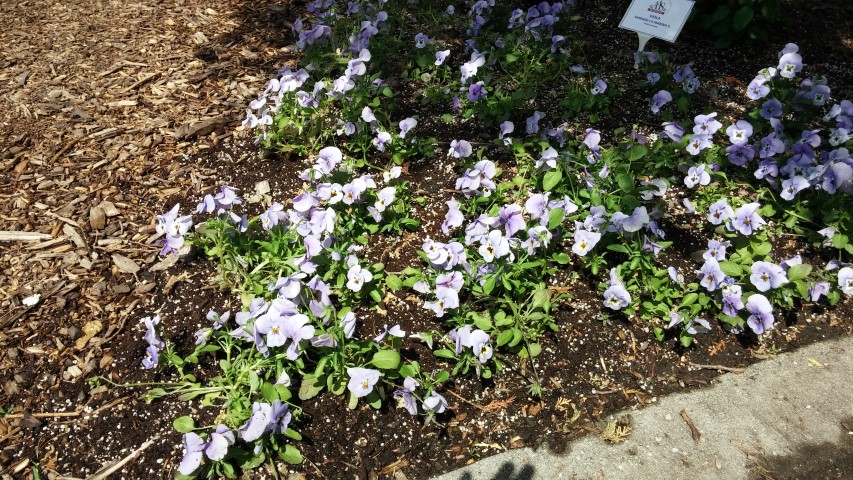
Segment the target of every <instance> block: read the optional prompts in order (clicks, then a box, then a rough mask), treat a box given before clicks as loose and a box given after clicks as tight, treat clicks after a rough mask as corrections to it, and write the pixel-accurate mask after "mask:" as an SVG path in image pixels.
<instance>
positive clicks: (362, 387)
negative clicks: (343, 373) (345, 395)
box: [347, 367, 379, 398]
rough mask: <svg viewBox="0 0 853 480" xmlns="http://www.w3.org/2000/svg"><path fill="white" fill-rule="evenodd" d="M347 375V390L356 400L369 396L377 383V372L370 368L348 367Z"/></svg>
mask: <svg viewBox="0 0 853 480" xmlns="http://www.w3.org/2000/svg"><path fill="white" fill-rule="evenodd" d="M347 375H349V377H350V378H349V382H348V383H347V389H349V391H350V392H352V394H353V395H354V396H355V397H356V398H361V397H364V396H366V395H369V394H370V392H372V391H373V387H374V386H375V385H376V383H377V382H379V370H374V369H372V368H361V367H348V368H347Z"/></svg>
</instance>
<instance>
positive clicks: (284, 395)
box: [274, 385, 293, 402]
mask: <svg viewBox="0 0 853 480" xmlns="http://www.w3.org/2000/svg"><path fill="white" fill-rule="evenodd" d="M274 387H275V393H276V395H278V398H279V400H281V401H282V402H286V401H288V400H290V397H291V396H292V395H293V394H292V393H290V389H289V388H287V387H285V386H284V385H274Z"/></svg>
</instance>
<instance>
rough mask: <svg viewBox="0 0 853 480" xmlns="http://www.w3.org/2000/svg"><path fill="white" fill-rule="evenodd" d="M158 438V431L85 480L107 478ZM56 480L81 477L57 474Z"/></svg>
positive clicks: (71, 479)
mask: <svg viewBox="0 0 853 480" xmlns="http://www.w3.org/2000/svg"><path fill="white" fill-rule="evenodd" d="M159 439H160V434H159V433H158V434H157V435H155V436H154V437H152V438H151V439H150V440H148V441H147V442H145V443H143V444H142V445H140V446H139V448H137V449H136V450H134V451H132V452H130V455H128V456H126V457H124V458H122V459H121V460H118V461H116V462H115V463H113V464H112V465H109V466H107V467H104V468H102V469H100V470H98V471H97V472H95V473H94V474H92V475H89V476H88V477H86V479H85V480H106V479H107V478H109V476H110V475H112V474H113V473H115V472H117V471H118V470H120V469H121V467H123V466H125V465H126V464H127V463H129V462H131V461H132V460H134V459H135V458H136V457H138V456H139V455H140V454H141V453H142V452H144V451H145V450H147V449H148V448H149V447H150V446H151V445H154V442H156V441H157V440H159ZM56 480H83V479H80V478H77V477H63V476H58V477H56Z"/></svg>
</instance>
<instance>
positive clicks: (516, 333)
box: [508, 328, 524, 347]
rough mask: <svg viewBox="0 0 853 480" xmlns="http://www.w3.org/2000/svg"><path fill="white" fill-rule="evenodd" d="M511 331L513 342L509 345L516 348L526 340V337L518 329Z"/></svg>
mask: <svg viewBox="0 0 853 480" xmlns="http://www.w3.org/2000/svg"><path fill="white" fill-rule="evenodd" d="M510 331H511V332H512V340H511V341H510V342H509V343H508V345H509V346H510V347H514V346H516V345H518V343H519V342H521V340H522V339H523V338H524V336H523V335H522V334H521V330H519V329H517V328H513V329H512V330H510Z"/></svg>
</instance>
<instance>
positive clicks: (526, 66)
mask: <svg viewBox="0 0 853 480" xmlns="http://www.w3.org/2000/svg"><path fill="white" fill-rule="evenodd" d="M572 6H573V4H572V2H551V3H549V2H542V3H540V4H538V5H536V6H532V7H531V8H529V9H528V10H510V9H508V8H507V7H506V6H505V5H502V4H499V3H498V2H495V1H493V0H479V1H470V0H469V1H466V2H411V3H409V4H405V2H388V3H386V2H384V1H368V0H362V1H355V2H336V1H332V0H314V1H312V2H310V3H309V4H308V7H307V11H308V12H309V13H310V14H311V15H310V17H307V18H300V19H298V20H297V21H295V22H294V24H293V30H294V34H295V36H296V38H297V41H296V45H295V47H296V48H297V49H299V50H301V52H302V54H303V58H302V61H301V62H300V64H299V65H298V66H296V67H295V68H294V67H285V68H283V69H282V70H280V71H279V72H277V74H276V75H275V77H274V78H273V79H272V80H271V81H270V82H269V84H268V85H267V87H266V88H265V90H264V91H263V92H262V93H261V95H260V96H259V98H258V99H257V100H255V101H253V102H252V103H251V104H250V105H249V109H248V110H247V114H246V119H245V122H244V127H246V128H247V129H250V130H253V131H254V133H255V134H256V135H257V139H258V141H259V143H260V144H261V145H262V146H263V147H264V148H265V149H268V150H274V151H280V152H295V153H297V154H299V155H302V156H304V157H306V158H308V160H309V162H310V164H311V166H310V167H309V168H307V169H305V170H304V171H302V172H300V173H299V179H300V180H301V181H302V182H303V188H302V190H301V192H300V193H299V194H298V195H297V196H295V197H294V198H292V199H290V201H288V202H285V203H279V202H274V201H272V199H268V202H267V204H266V205H265V208H266V209H265V210H264V211H263V213H261V214H260V215H255V216H249V215H247V214H244V213H242V212H241V209H242V208H243V199H242V198H241V192H239V191H238V190H237V189H235V188H232V187H229V186H222V187H221V188H220V189H219V191H218V192H216V193H211V194H209V195H206V196H205V197H204V198H203V199H201V201H200V203H199V204H198V205H197V207H196V208H195V210H194V212H193V214H192V215H181V209H180V206H179V205H175V206H174V207H173V208H171V209H170V210H169V211H168V212H167V213H165V214H163V215H160V216H158V217H157V227H156V229H157V232H158V233H160V234H162V235H163V237H164V238H163V250H162V252H161V253H162V254H179V253H181V252H183V250H184V249H186V248H188V245H189V244H192V245H194V246H196V247H197V248H199V249H200V250H202V251H203V252H204V253H205V254H206V255H207V257H208V258H210V259H213V260H215V261H217V262H218V266H219V273H218V276H217V277H216V281H217V283H219V284H220V285H221V286H222V287H223V288H226V289H228V290H230V291H231V292H233V293H235V294H236V295H238V296H239V302H238V303H239V304H240V305H241V306H242V307H241V308H240V309H239V311H233V312H231V311H229V312H221V313H220V312H214V311H211V312H209V313H208V314H207V321H208V324H207V325H206V326H205V327H204V328H202V329H200V330H199V331H198V332H196V335H195V337H196V348H195V349H194V351H192V352H191V353H189V354H187V355H184V356H181V355H179V353H178V352H177V351H176V349H175V346H174V345H171V344H169V343H167V342H165V341H164V340H163V339H162V338H161V337H160V334H159V329H160V325H161V323H162V322H163V321H168V319H161V318H160V317H159V316H156V315H155V316H151V317H147V318H145V319H143V324H144V327H145V334H144V339H145V342H146V344H147V347H146V353H145V357H144V358H143V359H142V365H143V366H144V367H145V368H148V369H161V370H164V371H168V372H173V373H175V374H177V377H178V378H179V380H178V381H177V382H174V383H166V384H162V385H160V386H158V388H154V389H152V390H150V391H149V392H148V394H147V398H148V400H154V399H156V398H158V397H162V396H165V395H177V396H178V397H179V398H181V399H184V400H191V399H195V398H198V399H200V402H201V406H203V407H215V408H218V409H219V414H218V415H217V416H216V417H215V419H214V420H213V421H212V422H211V423H210V424H208V425H203V426H197V425H196V424H195V421H194V420H193V419H192V418H190V417H181V418H179V419H177V420H175V423H174V425H175V428H176V429H177V430H178V431H180V432H182V433H184V441H183V444H184V445H183V446H184V457H183V460H182V462H181V463H180V465H179V467H178V476H179V477H187V476H201V477H213V476H226V477H229V478H233V477H235V476H236V475H237V473H238V470H240V469H249V468H254V467H256V466H259V465H260V464H262V463H263V462H264V461H265V460H267V459H268V458H270V457H278V458H280V459H283V460H284V461H287V462H290V463H299V462H300V461H301V460H302V456H301V453H300V451H299V448H298V442H299V441H300V440H301V435H300V434H299V433H298V425H299V417H300V414H301V412H302V409H301V407H300V405H302V403H303V402H306V401H310V399H312V398H313V397H315V396H317V395H319V394H320V393H321V392H328V393H330V394H332V395H338V396H341V397H342V403H345V404H346V405H347V406H348V407H349V408H357V407H358V406H359V404H361V403H363V404H367V405H369V406H371V407H373V408H379V407H380V406H381V405H382V403H383V402H388V401H396V402H397V404H398V406H399V407H400V408H401V409H404V410H406V411H407V412H408V413H410V414H412V415H416V416H422V417H423V418H424V420H425V422H426V423H429V422H430V421H432V420H433V419H434V417H435V415H437V414H441V413H442V412H444V411H445V410H446V409H447V408H448V403H447V401H446V399H445V397H444V396H443V394H442V389H441V387H442V384H443V383H444V382H446V381H447V380H449V379H450V378H451V376H457V375H466V374H473V375H477V376H481V377H484V378H488V377H491V376H492V375H494V374H496V373H498V372H500V371H501V370H503V369H504V367H505V366H506V365H507V363H508V362H516V361H517V359H518V358H521V359H522V360H523V361H520V362H518V363H519V366H520V367H521V368H518V369H517V370H518V371H519V372H521V374H522V375H525V376H526V377H527V380H528V381H529V386H530V392H531V394H533V395H538V394H541V391H542V389H543V388H544V387H543V381H542V379H541V378H540V376H539V374H538V371H537V369H536V362H535V357H536V356H537V355H539V354H540V353H541V350H542V347H541V345H540V340H541V338H542V336H543V335H545V334H546V333H547V332H549V331H557V330H559V328H560V325H559V324H558V323H557V321H556V319H555V317H554V311H555V309H557V308H559V306H560V304H561V303H567V302H570V301H571V297H570V296H569V295H568V294H567V293H566V290H565V289H564V288H562V287H563V286H561V285H555V284H554V282H553V278H554V274H555V273H556V272H557V271H558V270H563V271H569V272H570V273H571V276H573V277H574V278H579V277H580V275H581V273H580V272H581V271H586V272H587V275H588V276H589V277H591V278H592V279H593V283H597V284H598V287H599V289H600V291H601V315H602V317H604V318H607V317H608V316H612V315H627V316H631V317H636V318H639V319H642V320H645V321H647V322H649V324H650V325H651V326H652V328H653V329H654V331H655V333H656V334H657V335H658V336H659V338H661V339H664V338H666V337H668V336H669V337H675V338H678V339H679V341H680V342H681V344H683V345H684V346H689V345H690V344H691V342H692V341H693V339H694V337H695V336H696V335H700V334H702V333H704V332H707V331H709V330H711V329H712V328H715V325H714V323H715V322H719V323H720V324H722V325H723V327H724V328H726V329H728V330H730V331H731V332H733V333H738V334H743V333H747V332H751V333H752V334H754V335H758V336H759V338H760V336H761V335H763V334H764V333H765V332H767V331H768V330H771V329H772V328H773V327H774V325H775V323H776V319H777V315H778V314H779V312H780V309H783V308H793V307H796V306H797V305H799V304H802V303H809V302H819V301H827V302H828V303H829V304H835V303H837V302H838V301H839V300H840V297H841V295H842V294H846V295H853V267H851V266H850V265H849V264H848V263H845V259H847V258H849V254H851V253H853V247H851V245H850V243H849V242H848V235H850V233H851V231H853V211H851V210H850V209H849V208H846V207H845V205H846V202H847V201H848V200H849V198H848V196H849V195H850V194H851V193H853V184H851V179H852V178H853V160H851V157H850V155H849V152H848V150H847V149H848V148H849V147H850V146H851V140H850V138H849V135H850V131H851V128H853V125H851V122H853V120H851V119H853V104H851V103H850V102H849V101H847V100H844V101H840V102H833V101H832V99H831V95H830V94H831V92H830V90H829V87H828V86H827V82H826V80H825V79H824V78H820V77H813V78H804V77H803V76H802V72H803V63H802V58H801V57H800V55H799V53H798V49H797V47H796V45H793V44H789V45H787V46H785V48H784V49H783V50H782V52H780V54H779V59H778V64H777V65H776V66H773V67H769V68H766V69H763V70H762V71H761V72H759V73H758V74H757V76H756V77H755V79H753V80H752V82H751V83H750V84H749V87H748V88H747V90H746V91H745V92H744V98H745V101H747V102H748V103H749V105H752V106H753V107H754V108H752V109H749V111H748V113H747V114H745V115H744V118H735V119H725V118H721V116H720V115H718V114H717V113H715V112H701V113H699V114H698V115H696V116H695V117H694V118H692V119H688V120H686V121H678V120H677V119H678V118H679V117H678V115H677V112H680V114H684V113H686V112H688V111H691V110H693V109H694V108H695V107H696V105H697V104H699V103H701V102H698V101H697V102H694V101H692V100H690V98H691V96H692V95H694V94H695V93H696V92H697V90H698V89H699V88H700V85H701V83H700V81H699V78H698V76H697V75H696V74H695V73H694V71H693V68H692V65H690V64H682V65H676V66H670V65H669V63H668V62H666V59H665V58H663V57H662V56H661V55H658V54H654V53H650V52H643V53H641V54H640V55H641V59H640V60H641V62H640V63H641V64H642V65H643V68H642V70H641V72H640V73H639V74H638V75H640V76H641V77H642V78H640V79H639V81H642V82H645V83H647V84H648V85H649V86H650V87H651V88H652V89H653V90H657V93H656V94H654V96H653V98H652V99H650V108H651V110H652V112H654V113H656V114H660V115H662V117H663V118H662V120H665V121H664V122H663V124H662V128H661V130H660V131H659V132H656V133H655V134H653V135H648V133H646V134H643V133H642V132H640V131H638V129H637V128H636V127H626V128H624V129H618V130H616V131H615V132H613V135H612V137H610V138H606V135H605V134H604V133H602V132H601V131H599V130H597V129H596V128H595V127H594V126H590V125H581V124H578V123H576V122H577V121H578V120H579V119H580V121H583V122H587V121H590V120H592V121H594V119H595V118H596V116H597V115H598V114H599V113H603V112H605V111H606V106H607V102H608V100H607V98H606V97H607V95H609V94H613V93H614V92H615V91H616V90H618V86H608V84H607V82H606V81H605V80H604V79H602V78H599V77H597V76H595V75H592V74H587V71H586V69H585V68H584V67H582V66H581V65H580V64H579V63H580V62H581V61H582V58H580V57H578V55H577V52H576V51H575V50H574V49H573V43H574V42H573V39H572V38H571V34H570V26H571V22H573V21H575V20H577V19H576V18H575V17H571V16H570V10H571V7H572ZM410 18H418V19H425V18H428V19H431V20H432V23H430V22H425V23H423V22H422V23H418V24H417V25H416V26H412V25H410V23H411V22H409V21H407V20H406V19H410ZM445 26H449V27H450V28H449V29H445ZM412 29H415V30H416V31H412ZM446 30H448V31H453V32H456V33H454V35H456V36H457V37H458V36H459V35H460V33H459V32H464V34H462V35H463V36H464V37H465V39H466V42H465V45H464V48H463V47H461V46H459V45H454V44H451V43H450V42H447V41H446V40H445V39H442V35H446ZM401 32H402V33H401ZM409 33H411V35H409ZM408 59H412V60H408ZM407 61H410V63H406V62H407ZM401 62H402V63H401ZM564 74H565V76H564ZM555 82H556V83H560V84H561V86H560V88H562V90H560V91H561V92H563V93H564V100H563V102H562V103H560V106H561V107H562V108H563V109H564V114H563V115H562V116H560V117H559V118H549V115H548V114H547V113H545V111H546V109H545V108H541V110H540V106H539V105H537V103H536V102H537V100H539V97H540V95H541V94H542V93H543V92H546V91H551V90H550V89H552V88H553V87H554V83H555ZM404 84H406V85H407V88H404V87H403V85H404ZM403 92H408V93H409V94H412V95H414V97H415V98H414V99H404V98H401V96H402V95H403ZM407 100H414V101H417V102H423V103H432V104H435V105H439V106H440V107H441V108H439V110H438V111H437V113H436V115H438V116H440V117H441V119H442V120H443V121H445V122H448V123H451V122H478V125H482V130H483V131H484V132H488V133H489V135H490V136H491V138H492V141H491V142H489V143H488V145H484V144H483V142H482V141H480V140H481V139H482V138H478V139H477V140H478V141H474V139H470V138H469V139H466V138H447V139H441V141H439V140H436V139H434V138H422V137H420V136H418V132H419V130H420V129H422V128H423V127H420V128H419V124H422V123H423V122H427V121H429V120H430V119H426V118H419V117H418V116H417V115H412V116H403V115H398V114H397V111H398V108H397V107H398V106H399V105H400V104H401V103H405V102H406V101H407ZM670 102H672V103H673V104H674V105H676V106H677V110H676V111H670V110H669V109H668V108H667V107H666V105H667V104H669V103H670ZM520 112H523V113H520ZM442 113H443V114H442ZM511 117H512V118H511ZM516 124H518V125H516ZM495 149H504V150H505V152H504V153H506V154H508V155H510V156H512V157H513V158H514V160H515V161H514V162H513V164H512V165H503V164H502V163H503V162H500V161H497V160H494V159H490V158H489V157H488V153H487V152H492V151H494V150H495ZM435 156H440V157H442V158H444V159H446V160H450V161H451V162H453V164H454V166H455V170H454V171H455V172H456V175H455V178H454V180H453V182H452V184H449V185H447V188H448V189H450V190H452V191H453V196H452V198H451V199H450V200H448V201H447V202H446V206H447V210H446V212H445V215H444V218H443V222H442V224H441V228H440V230H441V234H440V235H436V236H434V237H421V238H420V239H419V240H418V242H417V245H418V246H419V247H420V248H419V252H418V253H419V255H420V258H421V262H420V263H419V264H416V265H410V266H408V267H407V268H405V269H404V270H402V271H400V272H387V271H385V266H384V265H383V264H382V263H375V262H371V261H368V259H367V258H366V256H365V250H364V246H365V245H367V244H368V243H370V242H371V237H372V236H375V235H379V234H382V235H385V236H386V237H385V238H393V236H394V235H400V234H402V233H403V232H407V231H408V232H419V231H420V230H419V222H418V220H417V219H415V218H414V217H413V215H412V213H411V212H412V209H411V207H412V204H413V203H415V202H417V203H420V204H421V205H423V204H425V201H426V199H424V198H422V197H419V196H417V194H416V193H414V192H413V191H412V190H411V185H410V181H409V180H408V179H407V178H406V175H405V174H404V168H403V167H404V165H406V164H407V163H410V162H415V161H422V160H423V159H424V158H432V157H435ZM733 192H737V193H733ZM679 195H680V196H682V199H681V200H682V202H678V204H677V205H675V206H674V204H673V197H675V196H679ZM682 207H683V209H682ZM676 210H677V211H676ZM684 211H686V212H688V213H687V214H688V215H693V216H695V218H696V219H697V220H698V221H699V222H700V223H701V224H702V225H704V226H703V227H702V228H703V229H704V230H705V231H706V233H707V234H708V241H707V248H706V249H703V251H701V252H697V254H696V255H695V260H696V264H695V267H694V268H687V269H685V268H682V269H680V270H679V269H677V268H676V267H675V266H673V265H670V264H669V262H668V260H667V259H668V258H670V256H669V252H668V251H667V249H668V248H669V247H670V246H671V245H672V241H670V240H667V232H666V229H667V228H673V227H674V224H673V222H672V219H673V215H674V213H679V214H680V213H681V212H684ZM194 216H195V217H194ZM198 217H201V218H202V220H196V219H195V218H198ZM787 233H793V234H796V235H799V236H801V237H803V238H806V239H807V240H808V241H810V242H812V243H813V244H814V247H815V248H828V249H829V251H830V252H831V256H832V257H833V260H831V261H830V262H828V263H827V264H826V265H810V264H808V263H806V261H805V260H804V255H793V256H790V258H780V257H779V254H778V253H776V252H773V248H772V247H771V243H770V241H771V240H772V239H774V238H775V237H777V236H778V235H782V234H787ZM416 234H417V233H416ZM373 238H375V237H373ZM803 253H805V252H803ZM404 289H406V290H411V291H413V292H416V293H417V294H418V295H419V296H420V298H421V299H422V301H421V304H420V307H421V308H423V309H425V310H427V311H429V312H431V314H432V315H433V316H434V317H435V319H436V320H435V327H434V328H433V329H431V330H429V331H423V332H406V331H404V330H403V328H402V327H401V326H400V325H387V324H386V325H383V327H382V328H381V329H379V330H377V331H375V332H369V333H368V332H365V330H366V329H365V328H364V327H363V326H362V327H361V328H359V321H360V319H359V317H360V316H361V315H363V314H364V313H365V312H368V311H369V310H370V309H381V308H384V302H385V301H387V298H388V295H389V294H393V293H394V292H398V291H400V290H404ZM823 299H826V300H823ZM359 332H362V333H361V334H359ZM412 341H419V342H423V343H425V344H426V345H427V346H428V347H429V348H430V349H432V350H433V352H434V354H435V355H436V356H437V357H439V358H440V359H442V360H443V361H444V362H445V363H444V365H445V368H446V369H444V370H438V371H425V370H422V369H421V367H420V365H419V363H418V362H417V361H413V360H412V359H407V358H404V356H403V355H401V353H400V352H401V349H402V347H403V346H404V345H405V344H406V342H412ZM203 359H207V360H210V361H212V362H214V363H216V364H217V365H218V366H219V368H220V372H219V373H218V374H217V375H216V376H214V377H212V378H206V379H204V380H203V381H202V380H200V379H198V378H197V376H196V374H195V373H193V372H194V366H195V365H197V364H198V363H200V362H201V361H203Z"/></svg>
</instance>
